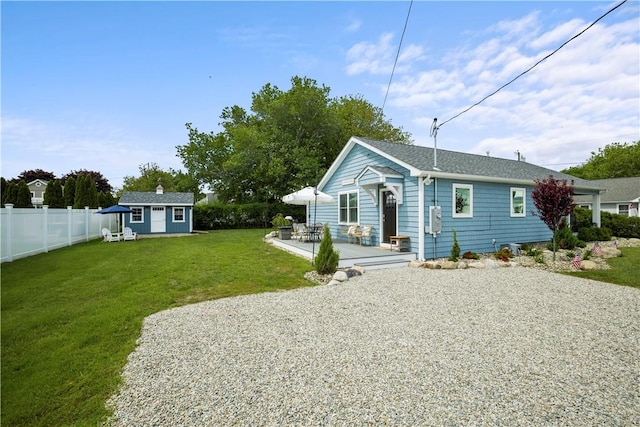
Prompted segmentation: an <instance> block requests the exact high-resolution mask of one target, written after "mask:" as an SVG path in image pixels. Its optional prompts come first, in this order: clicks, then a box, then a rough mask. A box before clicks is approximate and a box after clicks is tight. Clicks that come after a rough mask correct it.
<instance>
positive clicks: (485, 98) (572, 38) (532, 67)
mask: <svg viewBox="0 0 640 427" xmlns="http://www.w3.org/2000/svg"><path fill="white" fill-rule="evenodd" d="M626 2H627V0H622V1H621V2H620V3H618V4H617V5H616V6H614V7H613V8H611V9H609V11H607V12H606V13H605V14H604V15H602V16H601V17H599V18H598V19H596V20H595V21H593V22H592V23H591V24H590V25H589V26H588V27H586V28H585V29H584V30H582V31H580V32H579V33H578V34H576V35H575V36H573V37H571V38H570V39H569V40H567V41H566V42H564V43H562V44H561V45H560V46H559V47H558V48H557V49H556V50H554V51H553V52H551V53H550V54H548V55H547V56H545V57H544V58H542V59H541V60H539V61H538V62H536V63H535V64H533V65H532V66H531V67H529V68H528V69H526V70H525V71H523V72H522V73H520V74H518V75H517V76H516V77H514V78H513V79H511V80H510V81H509V82H507V83H505V84H504V85H502V86H500V87H499V88H498V89H496V90H495V91H493V92H492V93H490V94H489V95H487V96H485V97H484V98H482V99H481V100H480V101H478V102H476V103H475V104H473V105H472V106H471V107H468V108H467V109H465V110H462V111H461V112H459V113H458V114H456V115H455V116H453V117H451V118H450V119H447V120H445V121H444V122H442V123H440V125H439V126H438V127H441V126H442V125H444V124H445V123H447V122H450V121H451V120H453V119H455V118H457V117H459V116H461V115H462V114H464V113H466V112H467V111H469V110H471V109H472V108H473V107H475V106H477V105H480V104H481V103H482V102H484V101H486V100H487V99H489V98H490V97H492V96H493V95H495V94H496V93H498V92H500V91H501V90H502V89H504V88H505V87H507V86H509V85H510V84H511V83H513V82H515V81H516V80H518V79H519V78H520V77H522V76H524V75H525V74H527V73H528V72H529V71H531V70H533V69H534V68H535V67H537V66H538V65H539V64H540V63H542V62H544V61H545V60H546V59H548V58H549V57H551V55H553V54H555V53H556V52H557V51H559V50H560V49H562V48H563V47H565V46H566V45H567V44H569V42H571V41H573V40H574V39H576V38H578V37H579V36H581V35H582V34H583V33H584V32H585V31H587V30H588V29H589V28H591V27H593V26H594V25H595V24H597V23H598V22H599V21H600V20H601V19H602V18H604V17H605V16H607V15H608V14H610V13H611V12H613V11H614V10H616V9H617V8H619V7H620V6H622V5H623V4H625V3H626ZM385 99H386V97H385Z"/></svg>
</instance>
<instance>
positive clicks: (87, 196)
mask: <svg viewBox="0 0 640 427" xmlns="http://www.w3.org/2000/svg"><path fill="white" fill-rule="evenodd" d="M85 206H88V207H90V208H97V207H98V190H97V188H96V183H95V182H94V181H93V178H92V176H91V175H89V174H86V175H78V178H77V179H76V194H75V199H74V201H73V207H74V208H75V209H82V208H84V207H85Z"/></svg>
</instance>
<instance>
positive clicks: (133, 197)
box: [118, 191, 193, 206]
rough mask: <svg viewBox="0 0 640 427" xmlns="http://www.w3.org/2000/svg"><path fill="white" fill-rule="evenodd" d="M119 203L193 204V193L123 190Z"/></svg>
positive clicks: (128, 204) (127, 204) (130, 204)
mask: <svg viewBox="0 0 640 427" xmlns="http://www.w3.org/2000/svg"><path fill="white" fill-rule="evenodd" d="M118 204H119V205H125V206H132V205H145V206H146V205H164V206H193V193H164V194H156V192H155V191H153V192H152V191H125V192H123V193H122V196H120V201H119V202H118Z"/></svg>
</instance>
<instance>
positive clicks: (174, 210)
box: [171, 206, 187, 222]
mask: <svg viewBox="0 0 640 427" xmlns="http://www.w3.org/2000/svg"><path fill="white" fill-rule="evenodd" d="M177 209H182V220H176V210H177ZM171 219H172V221H173V222H186V221H187V209H186V208H185V207H184V206H176V207H173V208H171Z"/></svg>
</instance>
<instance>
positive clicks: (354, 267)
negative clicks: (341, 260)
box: [351, 265, 364, 274]
mask: <svg viewBox="0 0 640 427" xmlns="http://www.w3.org/2000/svg"><path fill="white" fill-rule="evenodd" d="M351 269H352V270H356V271H359V272H360V274H364V267H361V266H359V265H354V266H353V267H351Z"/></svg>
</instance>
